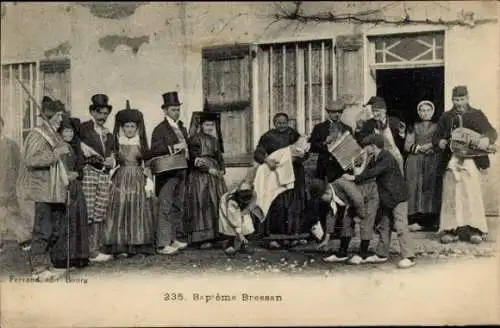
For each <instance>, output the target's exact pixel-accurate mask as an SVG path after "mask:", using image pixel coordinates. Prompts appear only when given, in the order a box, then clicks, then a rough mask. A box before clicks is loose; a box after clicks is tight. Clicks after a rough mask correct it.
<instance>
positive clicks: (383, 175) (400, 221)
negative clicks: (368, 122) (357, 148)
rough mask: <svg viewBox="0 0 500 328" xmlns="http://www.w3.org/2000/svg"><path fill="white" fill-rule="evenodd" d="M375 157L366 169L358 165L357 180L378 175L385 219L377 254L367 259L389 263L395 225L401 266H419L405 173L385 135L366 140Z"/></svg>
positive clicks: (381, 228) (364, 142) (367, 146)
mask: <svg viewBox="0 0 500 328" xmlns="http://www.w3.org/2000/svg"><path fill="white" fill-rule="evenodd" d="M361 144H362V146H363V147H365V149H366V151H367V152H368V153H369V155H372V160H371V161H370V162H369V163H368V165H367V167H366V169H365V170H363V171H362V172H359V171H358V169H357V167H355V168H354V175H355V178H354V181H355V182H357V183H359V182H362V181H366V180H369V179H373V178H375V181H376V183H377V188H378V193H379V198H380V213H381V222H380V225H379V235H380V240H379V243H378V246H377V250H376V255H373V256H370V257H368V258H366V259H365V261H366V262H368V263H378V262H385V261H387V258H388V257H389V250H390V246H391V233H392V231H391V230H392V229H391V227H394V230H396V232H397V234H398V239H399V247H400V252H401V255H402V258H403V259H402V260H401V261H400V262H399V264H398V266H399V267H400V268H409V267H411V266H413V265H415V254H414V245H413V240H412V238H411V236H410V235H409V231H408V191H407V187H406V182H405V179H404V177H403V174H402V173H401V171H400V170H399V169H398V168H399V165H398V162H397V161H396V159H395V158H394V156H393V155H392V154H391V153H390V152H389V151H388V150H386V149H384V137H383V136H382V135H380V134H371V135H369V136H368V137H366V138H365V139H363V141H362V143H361Z"/></svg>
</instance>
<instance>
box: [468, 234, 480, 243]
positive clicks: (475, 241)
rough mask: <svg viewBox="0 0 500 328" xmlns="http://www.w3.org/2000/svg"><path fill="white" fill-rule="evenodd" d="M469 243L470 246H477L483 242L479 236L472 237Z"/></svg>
mask: <svg viewBox="0 0 500 328" xmlns="http://www.w3.org/2000/svg"><path fill="white" fill-rule="evenodd" d="M469 241H470V243H471V244H475V245H479V244H481V243H482V242H483V238H482V237H481V236H480V235H472V236H470V239H469Z"/></svg>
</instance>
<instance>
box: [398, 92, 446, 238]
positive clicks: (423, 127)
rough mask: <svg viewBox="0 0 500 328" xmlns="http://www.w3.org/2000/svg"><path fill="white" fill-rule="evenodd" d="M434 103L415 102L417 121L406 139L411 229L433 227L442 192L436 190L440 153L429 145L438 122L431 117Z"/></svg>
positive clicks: (434, 228)
mask: <svg viewBox="0 0 500 328" xmlns="http://www.w3.org/2000/svg"><path fill="white" fill-rule="evenodd" d="M434 111H435V109H434V104H433V103H432V102H430V101H428V100H424V101H421V102H420V103H419V104H418V105H417V112H418V116H419V118H420V122H417V123H415V124H414V125H411V126H409V128H408V133H407V135H406V139H405V150H406V151H407V152H408V154H409V155H408V158H407V160H406V167H405V170H406V183H407V185H408V194H409V199H408V215H409V216H410V217H411V219H412V221H413V224H412V225H410V227H409V228H410V230H413V231H417V230H422V229H423V228H424V229H426V230H436V229H437V219H438V214H439V209H440V206H441V202H440V200H441V195H440V192H439V191H438V165H439V152H437V151H436V147H434V146H433V145H432V137H433V135H434V133H435V132H436V129H437V124H436V123H434V122H432V121H431V119H432V117H433V115H434Z"/></svg>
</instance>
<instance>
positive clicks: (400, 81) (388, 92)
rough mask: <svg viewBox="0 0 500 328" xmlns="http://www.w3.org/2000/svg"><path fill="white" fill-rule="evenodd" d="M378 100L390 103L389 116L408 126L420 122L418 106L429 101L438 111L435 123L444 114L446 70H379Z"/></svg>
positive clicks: (377, 81)
mask: <svg viewBox="0 0 500 328" xmlns="http://www.w3.org/2000/svg"><path fill="white" fill-rule="evenodd" d="M376 83H377V96H380V97H383V98H384V99H385V101H386V103H387V112H388V114H389V115H392V116H396V117H398V118H399V119H401V120H403V121H404V122H405V123H406V124H407V125H408V124H412V123H414V122H415V121H417V120H418V114H417V105H418V103H419V102H420V101H422V100H430V101H432V102H433V103H434V106H435V108H436V110H435V113H434V117H433V120H435V121H437V120H438V119H439V117H440V116H441V114H442V113H443V111H444V67H443V66H441V67H425V68H398V69H378V70H377V72H376Z"/></svg>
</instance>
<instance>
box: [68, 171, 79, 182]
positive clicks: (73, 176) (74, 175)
mask: <svg viewBox="0 0 500 328" xmlns="http://www.w3.org/2000/svg"><path fill="white" fill-rule="evenodd" d="M76 179H78V173H77V172H73V171H71V172H68V180H69V181H74V180H76Z"/></svg>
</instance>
